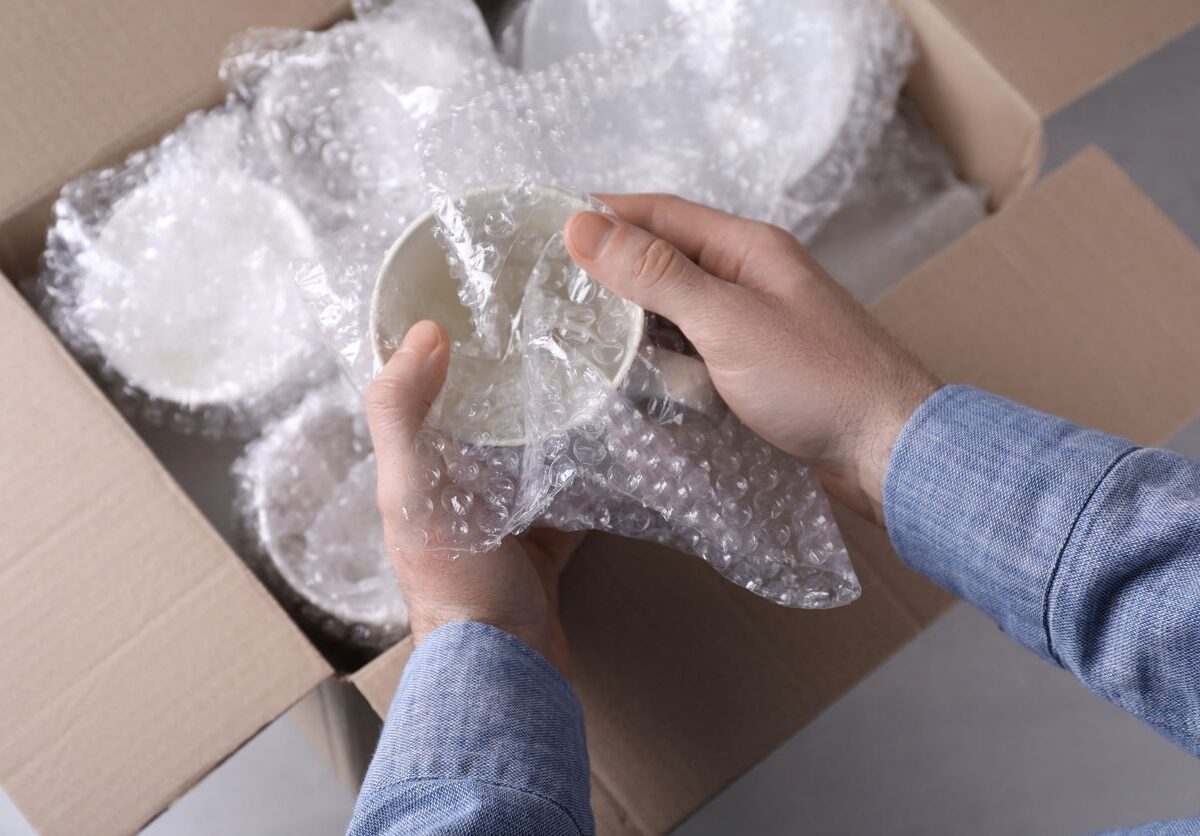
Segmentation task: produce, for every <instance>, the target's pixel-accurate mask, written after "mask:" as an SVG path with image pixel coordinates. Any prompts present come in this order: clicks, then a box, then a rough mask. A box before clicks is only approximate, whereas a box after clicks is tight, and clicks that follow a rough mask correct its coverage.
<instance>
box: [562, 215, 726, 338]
mask: <svg viewBox="0 0 1200 836" xmlns="http://www.w3.org/2000/svg"><path fill="white" fill-rule="evenodd" d="M565 240H566V244H567V249H568V250H569V251H570V253H571V257H572V258H573V259H575V261H576V263H577V264H579V266H581V267H583V269H585V270H587V272H588V274H589V275H591V276H592V277H593V278H594V279H596V281H598V282H600V284H602V285H604V286H605V287H607V288H609V289H610V290H612V291H613V292H614V293H616V294H617V295H618V296H622V297H624V298H625V299H629V300H631V301H633V302H636V303H637V304H639V305H641V306H642V307H643V308H646V309H648V310H651V311H654V312H655V313H658V314H662V315H663V316H665V317H667V318H668V319H670V320H672V321H673V322H675V324H676V325H678V326H679V327H680V328H682V329H683V331H684V333H685V334H687V335H688V337H689V338H691V340H692V341H693V342H697V343H698V339H697V338H698V337H700V336H701V335H700V334H698V333H694V332H697V331H701V330H702V329H703V323H704V322H705V321H706V320H707V318H708V317H709V315H710V312H711V311H713V310H719V309H720V306H721V305H723V304H725V302H726V300H727V299H728V295H729V293H730V292H732V291H736V290H737V288H735V287H734V286H733V285H730V284H728V283H727V282H723V281H720V280H719V279H716V278H714V277H713V276H712V275H710V274H709V273H706V272H705V271H704V270H701V269H700V268H699V267H698V266H697V265H696V264H695V262H693V261H691V260H690V259H688V258H687V256H685V255H684V254H683V253H681V252H680V251H679V250H678V249H676V248H675V247H674V246H673V245H672V244H670V243H668V242H667V241H665V240H663V239H662V238H659V237H657V236H655V235H652V234H651V233H649V232H647V231H646V230H644V229H641V228H640V227H637V226H633V225H632V224H628V223H625V222H624V221H620V220H617V219H616V218H612V217H609V216H608V215H602V214H600V213H599V212H577V213H575V214H574V215H572V216H571V217H570V218H569V219H568V220H567V225H566V229H565ZM698 347H699V346H698Z"/></svg>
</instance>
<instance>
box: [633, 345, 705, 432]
mask: <svg viewBox="0 0 1200 836" xmlns="http://www.w3.org/2000/svg"><path fill="white" fill-rule="evenodd" d="M654 354H655V366H656V370H655V371H650V370H649V369H648V368H647V366H646V365H645V364H644V363H636V364H635V365H634V368H633V369H631V370H630V374H629V380H628V383H627V385H626V391H627V392H628V393H629V394H630V395H632V396H633V397H635V398H641V399H644V400H653V399H661V398H666V399H668V400H672V401H674V402H675V403H677V404H680V405H681V406H685V407H687V408H688V409H694V410H695V411H696V412H699V413H701V414H703V415H705V416H707V417H708V418H710V419H711V420H712V421H714V422H715V421H719V420H720V419H721V417H722V415H723V414H724V411H725V405H724V402H723V401H722V400H721V397H720V396H719V395H718V394H717V390H716V387H714V386H713V382H712V378H711V377H710V376H709V374H708V367H707V366H705V365H704V361H703V360H698V359H697V358H695V357H689V356H687V355H686V354H680V353H678V352H676V351H670V350H668V349H665V348H656V349H655V350H654Z"/></svg>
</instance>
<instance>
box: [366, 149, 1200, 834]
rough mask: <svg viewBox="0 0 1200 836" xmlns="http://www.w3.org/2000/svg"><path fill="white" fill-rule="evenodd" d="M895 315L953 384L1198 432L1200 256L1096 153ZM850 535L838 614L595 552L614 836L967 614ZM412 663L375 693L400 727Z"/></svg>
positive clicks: (581, 688) (977, 236) (859, 528)
mask: <svg viewBox="0 0 1200 836" xmlns="http://www.w3.org/2000/svg"><path fill="white" fill-rule="evenodd" d="M875 313H876V314H877V315H878V316H879V317H880V318H881V319H882V320H883V321H884V322H885V323H886V324H887V325H888V326H889V327H890V328H891V329H892V330H893V331H895V332H896V333H897V334H898V335H899V336H900V337H901V338H902V339H903V340H904V341H905V342H906V343H908V344H909V345H911V346H912V347H914V348H915V349H916V350H917V351H919V352H920V353H921V355H922V356H923V357H924V358H925V359H926V360H927V361H928V362H929V363H930V364H931V365H932V366H933V367H934V368H935V369H936V370H937V371H938V372H939V373H940V374H942V375H943V376H944V377H945V379H947V380H951V381H963V382H970V383H974V384H977V385H980V386H984V387H988V388H990V389H994V390H996V391H999V392H1001V393H1002V394H1005V395H1008V396H1011V397H1014V398H1017V399H1019V400H1022V401H1026V402H1028V403H1031V404H1033V405H1034V406H1038V407H1040V408H1043V409H1048V410H1050V411H1053V412H1058V413H1060V414H1064V415H1066V416H1067V417H1069V418H1072V419H1074V420H1077V421H1080V422H1082V423H1086V424H1089V425H1092V426H1097V427H1100V428H1102V429H1105V430H1108V431H1110V432H1117V433H1121V434H1123V435H1126V436H1129V437H1131V438H1133V439H1135V440H1137V441H1140V442H1143V443H1155V442H1161V441H1163V440H1165V439H1166V438H1167V437H1168V436H1169V435H1170V434H1171V433H1173V432H1174V431H1175V430H1176V429H1177V428H1178V427H1180V426H1182V425H1183V424H1184V423H1186V422H1187V421H1188V420H1190V419H1191V418H1192V417H1193V416H1195V415H1196V414H1197V413H1198V412H1200V364H1198V363H1196V362H1195V358H1196V357H1200V329H1197V328H1196V327H1195V323H1196V322H1200V252H1198V251H1197V250H1196V248H1195V247H1194V246H1193V245H1192V244H1191V243H1190V242H1189V241H1188V240H1187V239H1186V238H1185V237H1184V236H1183V235H1182V234H1181V233H1180V232H1179V231H1178V230H1177V229H1176V228H1175V227H1173V226H1172V225H1171V224H1170V222H1169V221H1167V219H1166V218H1165V217H1164V216H1163V215H1162V213H1161V212H1159V211H1158V209H1156V208H1155V207H1154V206H1153V205H1152V204H1151V203H1150V202H1149V201H1148V200H1147V199H1146V198H1145V196H1143V195H1142V194H1141V193H1140V192H1139V191H1138V190H1137V189H1136V187H1134V186H1133V184H1132V183H1131V182H1130V181H1129V179H1128V178H1127V177H1126V176H1125V175H1124V174H1122V173H1121V172H1120V171H1119V170H1118V169H1117V168H1116V166H1115V165H1114V164H1113V163H1112V162H1111V161H1110V160H1109V159H1108V158H1107V157H1105V156H1104V155H1103V154H1101V153H1100V152H1098V151H1094V150H1090V151H1088V152H1086V153H1084V154H1083V155H1081V156H1080V157H1078V158H1076V159H1075V160H1074V161H1072V162H1071V163H1069V164H1068V165H1066V166H1065V167H1063V168H1062V169H1060V170H1059V171H1058V172H1056V173H1055V174H1054V175H1053V176H1051V177H1050V178H1048V179H1047V180H1046V181H1045V182H1043V183H1042V184H1040V185H1039V186H1037V187H1036V188H1034V189H1032V190H1030V191H1029V192H1027V193H1026V194H1025V195H1023V196H1021V197H1018V198H1017V199H1016V200H1015V201H1014V202H1013V204H1012V205H1011V207H1010V208H1008V209H1005V210H1002V211H1001V212H1000V213H998V214H997V215H996V216H993V217H992V218H990V219H989V220H988V221H986V222H984V223H983V224H981V225H980V226H978V227H976V228H975V229H974V230H973V231H971V232H969V233H968V234H967V235H966V236H965V237H964V238H962V239H960V240H959V241H958V242H956V243H955V244H953V245H952V246H951V247H949V248H948V249H947V250H946V251H945V252H943V253H942V254H940V255H939V256H937V257H936V258H934V259H933V260H932V261H931V262H929V263H928V264H927V265H925V266H924V267H923V268H921V269H920V270H918V271H917V272H916V273H914V274H913V275H912V276H910V277H909V278H908V279H907V280H906V281H905V282H903V283H902V284H901V285H900V286H898V287H897V288H896V289H894V290H893V291H892V292H891V293H890V294H888V295H887V296H885V297H884V298H883V299H882V300H881V301H880V302H879V303H878V304H877V305H876V306H875ZM838 521H839V523H840V524H841V526H842V529H843V533H844V534H845V536H846V539H847V542H848V543H849V545H850V548H851V551H852V553H853V555H854V560H855V565H856V567H857V568H858V571H859V573H860V576H861V578H862V581H863V587H864V593H863V597H862V599H861V600H860V601H858V602H856V603H855V604H853V605H851V606H849V607H846V608H843V609H839V610H833V611H828V612H813V611H800V610H789V609H785V608H782V607H777V606H775V605H773V604H770V603H768V602H766V601H764V600H762V599H760V598H757V597H755V596H754V595H751V594H750V593H748V592H745V591H743V590H741V589H738V588H736V587H734V586H733V585H731V584H729V583H728V582H727V581H725V580H723V579H721V578H720V577H719V576H717V575H716V573H714V572H713V571H711V570H710V569H709V568H708V567H707V566H705V565H704V564H703V563H702V562H701V561H699V560H697V559H696V558H694V557H688V556H684V555H680V554H677V553H674V552H671V551H669V550H667V549H663V548H660V547H657V546H653V545H650V544H647V543H641V542H635V541H628V540H621V539H618V538H614V537H608V536H603V535H593V536H592V537H590V538H588V540H587V541H586V542H585V544H584V546H583V547H582V549H581V551H580V553H579V554H578V555H577V557H576V558H575V559H574V560H573V562H572V564H571V566H570V568H569V569H568V572H567V575H566V577H565V579H564V589H563V617H564V621H565V623H566V627H567V633H568V637H569V640H570V642H571V650H572V659H573V665H574V675H573V680H574V684H575V688H576V691H577V693H578V694H579V698H580V700H581V701H582V703H583V706H584V710H585V712H586V716H587V724H588V738H589V744H590V749H591V764H592V772H593V781H592V784H593V787H594V788H597V789H594V791H597V792H598V793H599V794H598V803H597V804H596V814H597V818H598V821H599V823H600V830H601V832H602V833H608V834H629V833H642V834H653V833H661V832H664V831H666V830H669V829H670V828H671V827H674V826H675V825H677V824H678V823H679V822H680V821H681V820H682V819H683V818H684V817H685V816H686V815H687V814H688V813H689V812H690V811H692V810H694V809H696V808H697V807H699V806H700V805H701V804H703V803H704V802H705V801H706V800H708V799H709V798H711V797H712V796H713V795H715V794H716V793H717V792H719V791H720V790H721V789H722V788H723V787H725V786H726V785H727V784H728V783H730V782H731V781H732V780H733V779H735V778H736V777H738V776H739V775H740V774H741V773H743V772H744V771H745V770H747V769H748V768H749V767H751V766H752V765H753V764H754V763H756V762H757V761H759V760H760V759H761V758H763V757H764V756H765V755H767V754H768V753H769V752H770V751H771V750H773V749H774V748H775V747H777V746H778V745H779V744H780V743H782V742H783V741H784V740H785V739H786V738H787V737H788V736H790V735H791V734H792V733H793V732H794V731H796V730H797V729H799V728H801V727H802V726H803V725H805V724H806V723H807V722H809V721H810V720H811V719H812V718H813V717H815V716H816V715H817V713H819V712H820V711H821V710H822V709H823V708H824V707H825V706H827V705H829V704H830V703H832V702H833V701H834V700H835V699H837V697H838V696H840V695H841V694H842V693H843V692H844V691H845V690H847V689H848V688H850V687H851V686H852V685H853V684H854V683H855V682H857V681H859V680H860V679H861V678H862V677H863V676H865V675H866V674H867V673H868V672H869V671H870V670H871V669H873V668H874V667H876V666H877V665H878V664H879V663H880V662H882V661H883V659H884V658H886V657H887V656H888V655H889V654H890V653H892V652H893V651H894V650H896V649H897V648H898V647H900V646H901V645H902V644H904V643H905V642H907V641H908V640H909V639H911V638H912V637H914V636H915V635H916V634H917V633H918V632H919V631H920V630H921V629H922V628H923V627H924V626H925V625H927V624H928V623H929V622H930V621H931V620H933V619H934V618H936V617H937V615H938V614H939V613H940V612H941V611H942V610H943V609H944V608H945V607H946V606H948V604H949V603H950V601H951V599H950V597H949V596H948V595H947V594H945V593H944V592H941V591H940V590H937V589H935V588H934V587H932V586H931V585H929V584H928V583H927V582H925V581H924V580H922V579H920V578H918V577H917V576H916V575H914V574H913V573H911V572H909V571H908V570H907V569H905V568H904V566H903V565H902V564H901V563H900V561H899V560H898V559H897V558H896V557H895V555H894V554H893V552H892V551H891V548H890V546H889V543H888V539H887V535H886V534H885V533H884V532H883V531H881V530H879V529H877V528H875V527H874V526H872V525H869V524H867V523H865V522H863V521H862V520H860V519H858V518H856V517H854V516H853V515H851V514H849V513H845V512H843V511H840V510H839V511H838ZM407 653H408V648H407V647H403V648H397V649H396V650H394V651H392V652H390V653H389V654H385V655H384V656H383V657H381V658H380V659H379V660H377V661H376V662H375V663H374V664H373V665H372V666H371V667H370V668H369V669H367V670H369V671H370V673H369V674H367V675H365V676H360V677H359V678H358V679H356V684H358V685H359V687H360V688H363V689H364V693H365V694H366V695H367V697H368V698H369V700H370V701H371V703H372V705H374V706H375V708H376V710H378V711H380V712H381V713H382V712H385V711H386V709H387V706H388V704H389V703H390V700H391V695H392V691H393V690H394V688H395V685H396V682H397V680H398V678H399V675H400V672H401V670H402V668H403V663H404V660H405V659H406V658H407ZM364 673H366V672H364Z"/></svg>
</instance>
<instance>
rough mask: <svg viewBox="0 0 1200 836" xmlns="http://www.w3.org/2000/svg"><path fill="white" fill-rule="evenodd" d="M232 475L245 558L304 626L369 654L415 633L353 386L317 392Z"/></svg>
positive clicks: (337, 383) (252, 448) (276, 425)
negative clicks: (395, 566)
mask: <svg viewBox="0 0 1200 836" xmlns="http://www.w3.org/2000/svg"><path fill="white" fill-rule="evenodd" d="M233 474H234V478H235V481H236V484H237V498H236V506H237V509H238V512H239V518H240V520H241V526H240V528H241V531H242V538H243V540H244V545H245V546H246V547H247V548H245V549H244V552H245V553H246V554H247V555H249V556H250V558H251V563H252V565H253V566H254V567H255V568H256V569H257V570H258V572H259V574H260V576H262V578H263V579H264V580H265V581H266V582H267V583H268V585H269V586H270V587H271V588H272V589H273V590H274V591H275V593H276V595H277V596H278V597H280V599H281V600H283V601H284V602H285V603H287V604H288V605H289V608H290V609H291V610H292V611H293V612H294V613H295V615H296V616H297V618H298V620H299V621H301V622H302V623H303V624H305V625H308V626H309V627H310V629H313V630H317V631H319V632H320V633H321V634H323V635H324V636H326V637H328V638H330V639H332V640H335V641H337V642H339V643H341V644H344V645H349V646H353V647H356V648H359V649H364V650H370V649H381V648H384V647H387V646H388V645H390V644H392V643H394V642H395V641H396V640H397V639H399V638H401V637H402V636H404V635H405V634H406V633H407V632H408V609H407V607H406V605H405V601H404V596H403V594H402V593H401V591H400V585H399V583H398V582H397V580H396V576H395V574H394V572H393V571H392V569H391V566H390V565H389V562H388V549H387V546H386V544H385V542H384V536H383V524H382V522H381V521H380V517H379V510H378V506H377V505H376V501H375V480H376V470H375V456H374V453H373V452H372V450H371V440H370V436H369V435H368V433H367V427H366V420H365V417H364V415H363V409H362V401H361V398H360V397H359V395H358V393H357V392H356V391H355V390H354V389H353V388H352V387H350V386H349V385H348V384H347V383H346V382H345V381H344V380H341V379H335V380H333V381H331V382H330V383H328V384H326V385H324V386H322V387H320V388H317V389H314V390H313V391H311V392H310V393H309V394H308V395H307V396H305V398H304V399H303V400H302V401H301V402H300V403H299V404H298V405H297V406H296V407H295V409H294V410H293V411H292V412H290V413H288V414H287V415H285V416H284V417H282V418H280V419H279V420H277V421H275V422H273V423H272V424H270V425H269V426H268V427H267V428H266V429H265V430H264V432H263V434H262V436H261V437H259V438H258V439H257V440H255V441H254V442H253V443H251V444H250V445H248V446H247V448H246V450H245V452H244V453H243V454H242V456H241V457H240V458H239V459H238V460H237V461H236V462H235V463H234V467H233Z"/></svg>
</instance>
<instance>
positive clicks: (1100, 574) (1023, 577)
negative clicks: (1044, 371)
mask: <svg viewBox="0 0 1200 836" xmlns="http://www.w3.org/2000/svg"><path fill="white" fill-rule="evenodd" d="M884 515H885V517H886V519H887V525H888V532H889V534H890V535H891V538H892V542H893V544H894V545H895V546H896V550H897V552H898V553H899V554H900V556H901V557H902V558H903V559H904V560H905V561H906V562H907V563H908V564H909V565H910V566H912V567H913V568H914V569H916V570H917V571H919V572H922V573H923V574H925V575H927V576H929V577H930V578H932V579H933V580H935V581H937V582H938V583H939V584H941V585H942V586H944V587H945V588H947V589H949V590H950V591H952V592H955V593H957V594H958V595H960V596H962V597H963V598H965V599H966V600H967V601H969V602H971V603H972V604H974V605H975V606H977V607H979V608H980V609H982V610H984V611H985V612H987V613H988V614H989V615H991V616H992V617H993V618H994V619H996V621H997V623H998V624H999V625H1000V626H1001V627H1002V628H1003V629H1004V630H1005V631H1006V632H1007V633H1008V634H1009V635H1011V636H1013V637H1014V638H1015V639H1017V641H1019V642H1021V643H1022V644H1024V645H1025V646H1026V647H1028V648H1030V649H1031V650H1033V651H1034V652H1035V653H1037V654H1039V655H1040V656H1042V657H1043V658H1045V659H1047V660H1049V661H1052V662H1054V663H1056V664H1059V665H1061V666H1063V667H1065V668H1066V669H1067V670H1069V671H1071V672H1072V673H1073V674H1075V676H1077V677H1078V678H1079V679H1080V680H1081V681H1082V682H1083V683H1084V684H1085V685H1087V686H1088V687H1089V688H1091V689H1092V690H1093V691H1095V692H1096V693H1098V694H1100V695H1101V696H1102V697H1104V698H1105V699H1108V700H1110V701H1111V702H1114V703H1116V704H1117V705H1120V706H1121V707H1122V708H1124V709H1126V710H1127V711H1129V712H1130V713H1132V714H1134V715H1136V716H1137V717H1140V718H1141V719H1143V720H1145V721H1146V722H1147V723H1149V724H1150V725H1151V726H1153V727H1154V728H1155V729H1156V730H1158V731H1159V732H1160V733H1162V734H1163V735H1165V736H1167V737H1168V738H1170V739H1171V740H1174V741H1175V742H1176V743H1178V744H1179V745H1180V746H1182V747H1184V748H1185V749H1187V750H1188V751H1189V752H1191V753H1193V754H1196V755H1200V465H1197V464H1196V463H1194V462H1191V461H1189V460H1187V459H1185V458H1183V457H1182V456H1178V455H1176V454H1174V453H1171V452H1168V451H1165V450H1146V449H1140V448H1138V447H1135V446H1134V445H1133V444H1131V443H1130V442H1128V441H1125V440H1123V439H1119V438H1114V437H1112V436H1107V435H1104V434H1103V433H1098V432H1094V431H1091V430H1085V429H1082V428H1080V427H1077V426H1075V425H1074V424H1071V423H1069V422H1067V421H1063V420H1062V419H1059V418H1054V417H1052V416H1049V415H1044V414H1042V413H1040V412H1036V411H1034V410H1032V409H1028V408H1026V407H1023V406H1020V405H1018V404H1015V403H1012V402H1011V401H1007V400H1005V399H1003V398H1000V397H997V396H995V395H990V394H988V393H986V392H981V391H978V390H976V389H972V388H970V387H967V386H948V387H945V388H944V389H942V390H940V391H938V392H937V393H936V394H934V395H933V396H932V397H931V398H930V399H929V400H927V401H926V402H925V403H924V404H922V406H921V407H920V408H918V409H917V411H916V412H915V413H914V414H913V416H912V418H910V419H909V422H908V424H907V426H905V428H904V430H903V431H902V432H901V434H900V438H899V439H898V440H897V442H896V447H895V449H894V450H893V451H892V458H891V462H890V463H889V465H888V474H887V478H886V480H885V483H884ZM1197 800H1198V803H1200V792H1198V793H1197ZM1147 827H1148V828H1154V829H1149V830H1145V831H1140V832H1151V833H1192V832H1198V831H1200V819H1191V820H1188V821H1186V822H1162V823H1160V824H1157V825H1150V826H1147Z"/></svg>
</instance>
